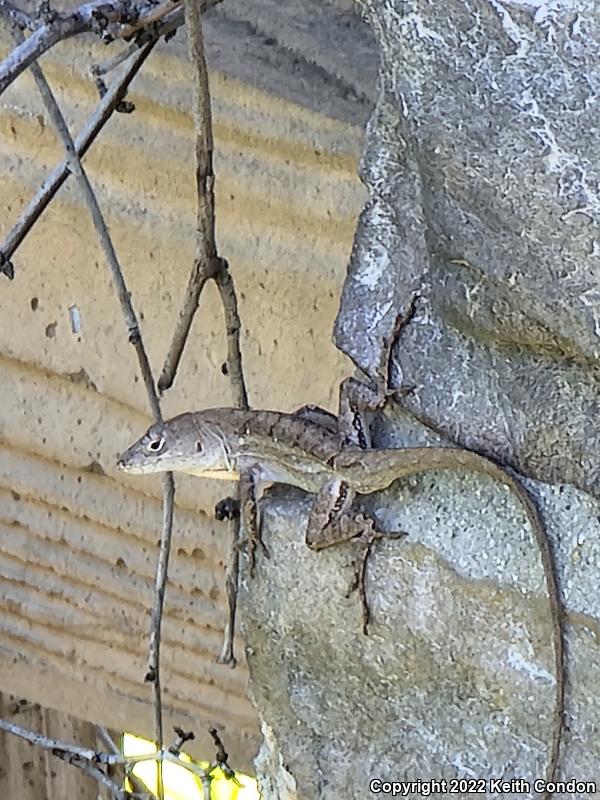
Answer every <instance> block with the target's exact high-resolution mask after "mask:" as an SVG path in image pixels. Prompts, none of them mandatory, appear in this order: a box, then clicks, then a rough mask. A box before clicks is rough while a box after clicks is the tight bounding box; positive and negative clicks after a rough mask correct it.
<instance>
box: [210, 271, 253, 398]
mask: <svg viewBox="0 0 600 800" xmlns="http://www.w3.org/2000/svg"><path fill="white" fill-rule="evenodd" d="M220 260H221V269H219V271H218V272H217V273H216V274H215V276H214V280H215V283H216V284H217V288H218V289H219V294H220V295H221V303H222V304H223V314H224V316H225V331H226V333H227V362H226V364H224V365H223V366H224V370H225V371H226V372H227V374H228V375H229V379H230V381H231V386H232V389H233V391H234V395H235V404H236V405H237V406H238V408H243V409H247V408H248V391H247V389H246V381H245V379H244V371H243V369H242V351H241V348H240V330H241V327H242V324H241V322H240V315H239V312H238V305H237V297H236V294H235V287H234V285H233V278H232V277H231V273H230V272H229V264H228V263H227V261H225V259H224V258H222V259H220Z"/></svg>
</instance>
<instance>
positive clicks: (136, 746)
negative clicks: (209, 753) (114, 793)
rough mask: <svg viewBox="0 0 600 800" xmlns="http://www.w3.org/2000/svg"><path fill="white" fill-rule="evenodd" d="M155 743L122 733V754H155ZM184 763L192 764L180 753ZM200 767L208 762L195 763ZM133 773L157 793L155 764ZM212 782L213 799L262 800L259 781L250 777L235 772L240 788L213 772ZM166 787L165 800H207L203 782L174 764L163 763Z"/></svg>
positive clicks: (137, 767)
mask: <svg viewBox="0 0 600 800" xmlns="http://www.w3.org/2000/svg"><path fill="white" fill-rule="evenodd" d="M155 752H156V748H155V747H154V743H153V742H150V741H148V740H147V739H142V738H141V737H139V736H134V735H133V734H131V733H125V734H123V754H124V755H125V756H142V755H146V754H148V753H155ZM180 758H181V760H182V761H188V762H191V761H192V759H191V758H190V757H189V756H188V755H187V753H181V754H180ZM194 763H195V764H197V765H198V766H199V767H202V769H206V768H207V767H208V765H209V762H208V761H195V762H194ZM133 774H134V775H135V776H136V777H138V778H139V779H140V780H142V781H143V782H144V783H145V784H146V786H147V787H148V789H150V791H152V792H156V762H155V761H142V762H140V763H139V764H136V765H135V767H134V768H133ZM212 775H213V780H212V782H211V792H210V800H260V795H259V793H258V786H257V783H256V780H255V779H254V778H251V777H250V776H249V775H243V774H242V773H241V772H236V773H235V777H236V778H237V779H238V781H239V782H240V784H241V786H237V785H236V784H235V782H234V781H229V780H227V778H226V777H225V776H224V775H223V773H222V772H221V770H220V769H217V770H215V771H214V772H213V773H212ZM163 786H164V790H165V800H207V799H206V798H204V795H203V793H202V782H201V781H200V778H197V777H196V776H195V775H193V774H192V773H191V772H189V770H187V769H186V768H185V767H180V766H179V765H178V764H173V763H172V762H171V761H165V762H163Z"/></svg>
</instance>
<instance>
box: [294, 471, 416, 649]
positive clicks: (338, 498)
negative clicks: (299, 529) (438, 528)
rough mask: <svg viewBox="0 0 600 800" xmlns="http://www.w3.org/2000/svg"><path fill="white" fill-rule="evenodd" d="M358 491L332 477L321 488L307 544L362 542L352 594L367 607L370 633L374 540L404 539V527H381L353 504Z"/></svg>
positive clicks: (313, 547)
mask: <svg viewBox="0 0 600 800" xmlns="http://www.w3.org/2000/svg"><path fill="white" fill-rule="evenodd" d="M354 496H355V492H354V490H353V489H352V488H351V487H350V486H348V484H347V483H345V482H344V481H343V480H342V479H341V478H332V479H331V480H330V481H328V482H327V483H325V484H324V485H323V486H322V487H321V490H320V491H319V493H318V495H317V497H316V499H315V502H314V504H313V507H312V509H311V512H310V515H309V518H308V526H307V529H306V544H307V545H308V547H310V549H311V550H324V549H325V548H326V547H331V546H332V545H335V544H340V543H341V542H348V541H350V540H354V541H357V542H360V543H361V544H362V545H363V547H362V552H361V555H360V557H359V559H358V560H357V562H356V565H355V574H354V582H353V585H352V587H351V588H350V590H349V592H348V595H349V594H350V593H351V592H352V591H353V590H354V589H357V590H358V593H359V596H360V599H361V603H362V609H363V633H364V634H365V635H366V634H367V628H368V624H369V618H370V612H369V605H368V602H367V595H366V588H365V579H366V567H367V560H368V558H369V555H370V553H371V548H372V545H373V542H375V541H377V540H378V539H400V538H403V537H404V536H406V533H405V532H404V531H393V532H391V531H381V530H379V529H378V528H377V523H376V522H375V520H374V519H373V518H372V517H370V516H367V515H366V514H362V513H357V512H354V511H353V510H352V508H351V506H352V502H353V500H354Z"/></svg>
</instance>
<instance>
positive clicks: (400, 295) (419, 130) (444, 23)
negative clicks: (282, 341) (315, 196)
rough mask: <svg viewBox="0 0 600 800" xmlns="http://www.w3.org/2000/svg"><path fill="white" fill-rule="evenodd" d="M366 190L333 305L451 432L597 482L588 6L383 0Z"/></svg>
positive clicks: (597, 210)
mask: <svg viewBox="0 0 600 800" xmlns="http://www.w3.org/2000/svg"><path fill="white" fill-rule="evenodd" d="M364 5H365V7H366V8H367V9H368V11H369V14H370V18H371V22H372V25H373V29H374V31H375V34H376V37H377V40H378V44H379V48H380V51H381V57H382V69H381V78H380V94H379V98H378V103H377V109H376V112H375V114H374V115H373V117H372V119H371V122H370V125H369V130H368V143H367V150H366V155H365V157H364V163H363V178H364V180H365V182H366V184H367V186H368V188H369V191H370V202H369V204H368V205H367V207H366V208H365V210H364V213H363V215H362V220H361V223H360V226H359V231H358V234H357V238H356V246H355V251H354V256H353V258H352V262H351V266H350V274H349V277H348V280H347V282H346V286H345V292H344V297H343V301H342V306H341V311H340V315H339V318H338V321H337V331H336V334H337V343H338V346H339V347H340V348H341V349H342V350H343V351H344V352H346V353H348V354H349V355H350V356H351V357H352V358H353V359H354V360H355V362H356V363H357V364H358V365H359V366H360V367H361V368H362V369H364V370H366V371H367V372H369V373H373V372H374V371H375V370H376V369H377V367H378V365H379V361H380V358H381V351H382V342H383V339H384V338H385V337H386V336H388V337H389V335H390V334H391V332H392V330H393V327H394V323H395V319H396V315H397V313H398V310H399V309H402V308H404V309H406V307H407V305H408V303H409V301H410V299H411V297H412V295H413V294H414V293H415V292H418V293H420V295H421V301H420V303H419V308H418V312H417V316H416V318H415V320H414V321H413V324H411V325H409V326H408V327H407V328H406V329H405V331H404V332H403V334H402V335H401V337H400V339H399V341H398V345H397V348H396V358H395V361H396V364H397V366H398V370H399V371H398V374H397V375H396V380H397V382H398V383H401V382H403V383H405V384H407V385H412V386H414V387H415V389H414V391H413V393H412V395H411V396H410V397H409V398H408V399H407V401H406V403H407V406H408V408H410V410H411V411H412V412H413V413H414V414H415V415H416V416H417V417H418V418H419V419H421V420H423V421H427V423H428V424H433V426H434V427H436V428H437V429H438V430H441V431H443V432H444V433H445V434H446V435H447V436H448V437H449V438H451V439H453V440H455V441H458V442H459V443H461V444H463V445H465V446H467V447H471V448H472V449H479V450H483V451H484V452H486V453H488V454H490V455H493V456H495V457H496V458H500V459H501V460H502V461H504V462H505V463H511V464H513V465H514V466H516V467H517V468H519V469H520V470H521V471H523V472H525V473H526V474H529V475H531V476H533V477H537V478H539V479H542V480H550V481H564V482H568V483H572V484H574V485H576V486H579V487H581V488H584V489H586V490H588V491H591V492H593V493H594V494H598V493H599V492H600V471H599V468H600V457H599V455H598V453H599V452H600V449H599V447H598V445H599V434H598V426H597V424H596V420H597V417H598V390H599V383H598V375H599V372H598V366H599V362H598V357H599V355H600V336H599V334H600V283H599V281H600V278H599V275H600V271H599V269H598V268H599V266H600V261H599V259H600V242H599V239H598V235H599V234H598V225H599V221H600V217H599V214H600V195H599V192H598V185H599V181H600V137H599V135H598V134H599V128H600V111H599V105H598V99H599V97H598V94H599V92H600V6H598V4H597V3H594V2H591V1H588V2H582V3H577V4H574V3H572V2H568V0H562V1H561V0H557V1H556V2H544V0H527V2H523V1H521V2H499V0H475V1H474V2H473V1H472V0H471V1H469V2H467V1H466V0H450V2H448V3H444V4H443V13H442V12H441V6H440V4H438V3H431V2H429V1H428V0H410V2H400V0H395V1H394V2H385V3H384V2H378V0H368V1H367V2H365V3H364Z"/></svg>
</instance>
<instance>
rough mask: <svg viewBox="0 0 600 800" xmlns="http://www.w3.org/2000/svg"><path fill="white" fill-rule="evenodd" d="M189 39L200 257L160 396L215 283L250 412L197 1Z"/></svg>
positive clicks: (235, 373)
mask: <svg viewBox="0 0 600 800" xmlns="http://www.w3.org/2000/svg"><path fill="white" fill-rule="evenodd" d="M184 8H185V20H186V26H187V34H188V52H189V58H190V61H191V62H192V65H193V69H194V128H195V132H196V145H195V149H196V191H197V200H196V252H195V258H194V264H193V267H192V271H191V273H190V277H189V280H188V286H187V290H186V297H185V300H184V304H183V307H182V310H181V311H180V313H179V318H178V322H177V325H176V328H175V332H174V334H173V339H172V342H171V347H170V348H169V352H168V353H167V357H166V359H165V363H164V366H163V369H162V373H161V376H160V378H159V381H158V388H159V391H161V392H162V391H164V390H166V389H168V388H170V387H171V386H172V384H173V381H174V379H175V374H176V372H177V368H178V366H179V362H180V360H181V355H182V353H183V350H184V347H185V344H186V341H187V339H188V336H189V333H190V329H191V326H192V322H193V320H194V316H195V314H196V311H197V309H198V304H199V301H200V296H201V294H202V290H203V289H204V287H205V286H206V284H207V282H208V281H209V280H210V279H211V278H212V279H213V280H214V281H215V282H216V284H217V287H218V289H219V293H220V296H221V301H222V304H223V313H224V316H225V327H226V334H227V362H226V365H225V367H224V372H225V373H226V374H228V375H229V376H230V379H231V382H232V386H233V390H234V392H235V395H236V401H237V404H238V406H239V407H240V408H246V409H247V408H248V394H247V391H246V385H245V381H244V373H243V369H242V356H241V349H240V337H239V334H240V328H241V325H240V318H239V313H238V308H237V298H236V294H235V289H234V286H233V280H232V278H231V275H230V273H229V265H228V264H227V261H226V260H225V259H224V258H220V257H219V256H218V254H217V247H216V241H215V200H214V183H215V175H214V171H213V135H212V114H211V105H210V90H209V85H208V71H207V67H206V58H205V55H204V38H203V34H202V20H201V14H200V9H199V7H198V4H197V2H195V0H184ZM240 538H241V537H240V531H239V523H238V527H237V529H236V534H235V536H234V538H233V542H232V548H231V552H230V556H229V560H228V566H227V576H226V583H227V596H228V601H229V614H228V620H227V623H226V626H225V632H224V642H223V648H222V651H221V655H220V656H219V658H218V661H219V662H221V663H227V664H229V665H231V666H235V663H236V661H235V657H234V654H233V637H234V631H235V614H236V608H237V587H238V583H239V539H240Z"/></svg>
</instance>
